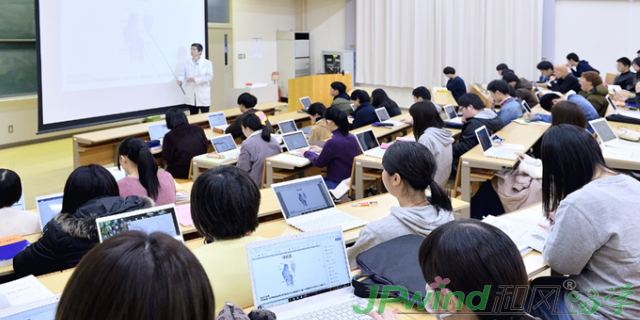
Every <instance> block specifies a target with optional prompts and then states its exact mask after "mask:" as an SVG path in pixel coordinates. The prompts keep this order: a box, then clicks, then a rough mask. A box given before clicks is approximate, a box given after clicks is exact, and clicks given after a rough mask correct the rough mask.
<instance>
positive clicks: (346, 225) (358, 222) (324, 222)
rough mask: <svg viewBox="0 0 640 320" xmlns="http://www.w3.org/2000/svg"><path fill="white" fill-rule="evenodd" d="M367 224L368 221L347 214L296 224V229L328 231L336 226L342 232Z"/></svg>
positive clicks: (336, 214)
mask: <svg viewBox="0 0 640 320" xmlns="http://www.w3.org/2000/svg"><path fill="white" fill-rule="evenodd" d="M365 224H367V222H366V221H364V220H362V219H359V218H356V217H354V216H352V215H350V214H346V213H342V212H339V213H335V214H332V215H329V216H326V217H323V218H318V219H314V220H309V221H307V222H302V223H296V224H295V225H294V227H296V228H297V229H300V230H302V231H303V232H307V231H315V230H321V229H326V228H330V227H334V226H342V230H350V229H353V228H357V227H360V226H364V225H365Z"/></svg>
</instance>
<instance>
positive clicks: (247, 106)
mask: <svg viewBox="0 0 640 320" xmlns="http://www.w3.org/2000/svg"><path fill="white" fill-rule="evenodd" d="M256 104H258V99H257V98H256V97H255V96H254V95H252V94H250V93H248V92H245V93H243V94H241V95H239V96H238V109H240V112H242V114H241V115H240V116H239V117H238V118H236V120H234V121H233V122H232V123H231V124H230V125H229V126H228V127H227V129H226V130H225V133H229V134H231V136H233V138H234V139H238V138H240V139H242V140H244V139H246V137H245V136H244V134H243V132H242V120H243V119H244V117H246V116H248V115H250V114H255V115H256V116H258V118H260V122H261V123H262V125H264V126H266V127H267V129H269V133H274V131H273V127H272V126H271V122H269V119H268V118H267V115H266V114H265V113H264V112H262V111H259V110H255V109H254V107H255V106H256Z"/></svg>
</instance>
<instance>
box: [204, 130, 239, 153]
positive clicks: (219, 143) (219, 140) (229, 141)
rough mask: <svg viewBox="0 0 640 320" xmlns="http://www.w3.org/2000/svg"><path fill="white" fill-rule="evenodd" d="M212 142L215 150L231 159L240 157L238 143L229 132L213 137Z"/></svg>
mask: <svg viewBox="0 0 640 320" xmlns="http://www.w3.org/2000/svg"><path fill="white" fill-rule="evenodd" d="M211 144H212V145H213V150H215V152H216V153H217V154H221V155H223V156H224V157H225V158H229V159H238V155H239V154H240V149H239V148H238V146H237V145H236V141H235V140H233V136H231V134H228V133H227V134H223V135H221V136H218V137H214V138H211Z"/></svg>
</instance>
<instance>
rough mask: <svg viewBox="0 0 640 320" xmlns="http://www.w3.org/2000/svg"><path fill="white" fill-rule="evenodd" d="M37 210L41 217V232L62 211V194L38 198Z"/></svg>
mask: <svg viewBox="0 0 640 320" xmlns="http://www.w3.org/2000/svg"><path fill="white" fill-rule="evenodd" d="M36 208H37V209H38V215H40V230H43V229H44V226H46V225H47V223H49V221H51V220H53V217H55V216H56V215H58V213H60V211H62V193H54V194H50V195H46V196H40V197H36Z"/></svg>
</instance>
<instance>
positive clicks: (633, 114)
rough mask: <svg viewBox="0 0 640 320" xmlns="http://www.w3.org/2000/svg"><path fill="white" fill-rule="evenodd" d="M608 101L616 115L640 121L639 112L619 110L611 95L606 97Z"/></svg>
mask: <svg viewBox="0 0 640 320" xmlns="http://www.w3.org/2000/svg"><path fill="white" fill-rule="evenodd" d="M606 99H607V102H609V105H611V108H613V111H614V112H615V113H616V114H620V115H623V116H627V117H631V118H636V119H640V112H638V111H630V110H619V109H618V106H617V105H616V102H615V101H613V99H611V96H610V95H606Z"/></svg>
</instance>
